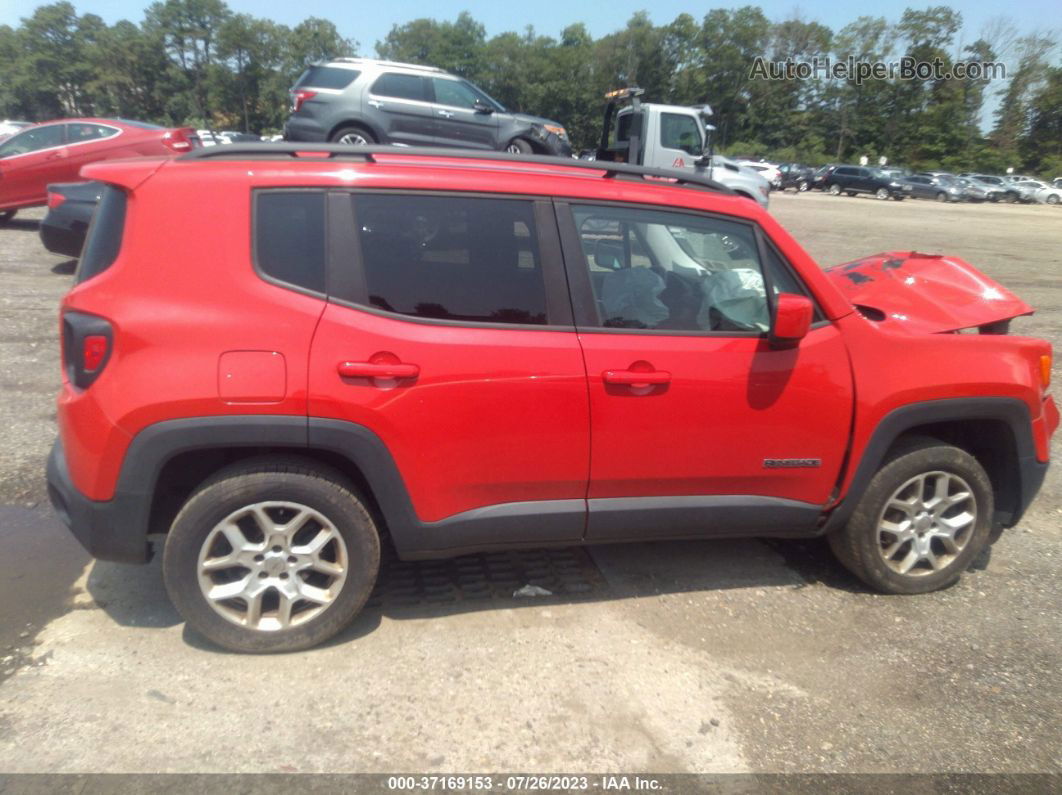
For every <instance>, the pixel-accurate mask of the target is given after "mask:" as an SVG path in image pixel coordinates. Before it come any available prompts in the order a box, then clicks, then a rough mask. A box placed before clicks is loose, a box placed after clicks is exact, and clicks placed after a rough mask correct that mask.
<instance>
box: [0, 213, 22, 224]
mask: <svg viewBox="0 0 1062 795" xmlns="http://www.w3.org/2000/svg"><path fill="white" fill-rule="evenodd" d="M16 212H18V210H4V211H3V212H0V224H6V223H7V222H8V221H10V220H11V219H12V218H14V217H15V213H16Z"/></svg>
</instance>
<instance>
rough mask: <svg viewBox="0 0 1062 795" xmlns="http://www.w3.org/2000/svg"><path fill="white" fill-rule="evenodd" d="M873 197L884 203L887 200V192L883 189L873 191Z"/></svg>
mask: <svg viewBox="0 0 1062 795" xmlns="http://www.w3.org/2000/svg"><path fill="white" fill-rule="evenodd" d="M874 196H875V198H877V199H878V200H879V201H885V200H886V199H887V198H889V192H888V191H887V190H886V189H885V188H878V189H877V190H876V191H874Z"/></svg>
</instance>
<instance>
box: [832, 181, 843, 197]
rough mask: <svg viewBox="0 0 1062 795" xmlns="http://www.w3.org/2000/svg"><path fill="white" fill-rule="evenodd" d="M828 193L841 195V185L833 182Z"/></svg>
mask: <svg viewBox="0 0 1062 795" xmlns="http://www.w3.org/2000/svg"><path fill="white" fill-rule="evenodd" d="M830 195H831V196H840V195H841V186H840V185H838V184H836V183H834V184H833V185H830Z"/></svg>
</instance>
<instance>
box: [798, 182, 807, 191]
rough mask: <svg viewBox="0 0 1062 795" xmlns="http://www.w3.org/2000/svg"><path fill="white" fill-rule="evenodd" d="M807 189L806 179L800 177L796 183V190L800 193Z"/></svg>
mask: <svg viewBox="0 0 1062 795" xmlns="http://www.w3.org/2000/svg"><path fill="white" fill-rule="evenodd" d="M807 189H808V181H807V180H806V179H802V180H800V182H799V183H797V191H799V192H800V193H805V192H806V191H807Z"/></svg>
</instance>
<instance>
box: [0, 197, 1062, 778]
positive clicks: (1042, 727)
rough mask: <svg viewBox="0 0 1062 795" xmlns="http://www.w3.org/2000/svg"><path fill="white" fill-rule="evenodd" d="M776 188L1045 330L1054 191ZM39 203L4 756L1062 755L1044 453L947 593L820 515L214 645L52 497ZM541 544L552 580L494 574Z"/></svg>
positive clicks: (409, 576)
mask: <svg viewBox="0 0 1062 795" xmlns="http://www.w3.org/2000/svg"><path fill="white" fill-rule="evenodd" d="M771 205H772V207H771V209H772V212H773V213H774V215H775V217H776V218H778V219H779V221H780V222H781V223H782V224H784V225H785V226H786V227H787V228H788V229H789V230H790V231H791V232H792V233H793V235H794V236H795V237H796V238H797V239H798V240H800V241H801V242H802V243H803V244H804V245H805V246H806V247H807V248H808V250H809V251H810V253H811V254H812V255H813V256H814V257H816V259H818V261H819V262H821V263H822V264H824V265H825V264H833V263H838V262H843V261H846V260H849V259H854V258H856V257H858V256H861V255H864V254H870V253H873V252H877V251H883V250H889V249H897V250H908V249H917V250H920V251H929V252H946V253H950V254H955V255H958V256H961V257H964V258H966V259H967V260H969V261H970V262H972V263H974V264H975V265H977V266H978V267H980V268H981V269H983V270H984V271H985V272H986V273H988V274H989V275H991V276H992V277H994V278H996V279H998V280H999V281H1001V282H1002V283H1003V284H1005V285H1006V286H1007V287H1009V288H1011V289H1012V290H1014V291H1015V292H1016V293H1017V294H1019V295H1020V296H1022V297H1023V298H1024V299H1026V300H1027V301H1028V302H1029V303H1030V304H1032V305H1033V306H1035V307H1036V308H1037V313H1036V314H1035V315H1034V316H1033V317H1031V318H1023V319H1020V320H1019V321H1017V322H1016V323H1015V328H1014V331H1015V332H1016V333H1022V334H1032V335H1036V336H1042V337H1046V338H1048V339H1050V340H1051V341H1052V342H1053V344H1054V345H1055V347H1056V349H1057V348H1059V347H1060V346H1062V208H1053V207H1045V206H1031V207H1026V206H997V205H984V206H977V205H937V204H935V203H931V202H924V201H923V202H915V201H906V202H903V203H897V202H892V201H888V202H878V201H875V200H873V199H869V198H847V197H831V196H825V195H820V194H814V195H799V196H798V195H794V194H792V193H790V194H788V195H781V196H779V195H777V194H775V195H774V196H773V197H772V202H771ZM42 214H43V213H42V212H41V211H31V212H26V213H22V214H20V215H19V217H18V219H17V220H16V221H15V222H14V223H13V224H12V225H10V226H8V227H6V228H3V229H0V284H2V288H0V306H2V311H0V427H3V428H4V429H5V445H4V453H5V454H4V455H3V457H2V458H0V772H9V773H10V772H34V771H65V772H103V771H107V772H188V771H196V772H210V771H240V772H257V771H260V772H296V771H298V772H302V771H322V772H323V771H331V772H354V771H362V772H388V771H406V772H409V771H430V772H446V771H463V772H485V771H502V772H505V771H513V770H521V771H534V772H546V771H568V772H571V771H599V772H605V771H616V772H626V773H633V772H638V771H652V772H748V771H753V772H771V771H775V772H828V771H843V772H1052V773H1059V772H1062V750H1060V749H1062V704H1060V695H1062V681H1060V678H1059V675H1058V672H1059V670H1062V648H1060V638H1062V631H1060V630H1062V609H1060V608H1062V585H1060V577H1059V557H1060V554H1062V553H1060V552H1059V541H1060V540H1062V475H1060V470H1059V469H1058V468H1055V469H1053V470H1052V471H1051V472H1050V473H1049V475H1048V479H1047V482H1046V484H1045V487H1044V490H1043V492H1042V493H1041V495H1040V497H1039V499H1038V500H1037V501H1036V503H1035V504H1034V505H1033V507H1032V508H1031V510H1030V511H1029V513H1028V514H1027V516H1026V518H1025V519H1024V520H1023V522H1022V523H1021V525H1020V526H1019V527H1018V528H1015V529H1013V530H1011V531H1008V532H1007V533H1006V534H1005V535H1004V536H1003V538H1002V540H1001V541H1000V542H999V544H997V546H996V548H995V551H994V555H993V560H992V562H991V565H990V566H989V568H988V569H987V570H986V571H982V572H975V573H970V574H968V575H967V576H965V577H964V578H963V580H962V582H961V583H960V584H959V585H957V586H956V587H954V588H951V589H949V590H947V591H944V592H941V593H936V594H930V595H926V596H919V597H886V596H879V595H875V594H872V593H870V592H868V591H867V590H866V589H864V588H863V587H861V586H860V585H859V584H858V583H857V582H856V581H855V580H854V579H853V578H852V577H850V576H848V575H847V574H846V573H845V572H843V571H842V570H841V569H840V568H839V567H838V566H837V565H836V564H835V563H834V562H833V560H832V559H831V557H830V554H829V551H828V550H827V549H826V548H825V545H824V544H823V543H821V542H782V541H770V542H767V541H763V542H761V541H740V542H723V541H717V542H703V543H662V544H655V545H632V546H616V547H602V548H597V549H594V550H592V551H590V552H583V551H579V550H575V551H564V552H551V553H545V552H528V553H521V554H507V555H494V556H475V557H473V558H471V559H463V561H461V562H449V563H438V564H416V565H411V564H401V563H399V562H397V561H390V562H389V563H388V565H387V566H386V567H385V570H384V572H383V574H382V576H381V584H380V588H379V590H378V593H377V595H376V597H374V600H373V603H372V606H371V607H370V608H369V609H368V610H367V611H366V612H365V613H364V614H363V615H362V616H361V617H360V618H359V619H358V620H357V621H356V622H355V624H354V625H353V626H352V627H351V628H350V629H349V630H347V631H346V632H345V633H343V634H342V635H341V636H340V637H339V638H338V639H336V640H335V641H334V642H332V643H329V644H327V645H325V646H324V647H323V648H320V649H316V650H313V651H310V652H305V653H300V654H292V655H286V656H277V657H247V656H237V655H230V654H225V653H221V652H219V651H218V650H217V649H215V648H213V647H211V646H209V645H208V644H207V643H206V642H205V641H203V640H201V639H200V638H198V637H197V636H196V635H195V634H194V633H191V632H189V631H187V630H185V629H184V627H183V625H182V624H181V623H180V621H179V618H178V616H177V614H176V613H175V612H174V610H173V608H172V607H171V606H170V605H169V603H168V601H167V600H166V597H165V594H164V591H163V588H162V582H161V576H160V571H159V566H158V562H157V561H156V562H154V563H152V564H149V565H148V566H143V567H126V566H121V565H117V564H109V563H95V562H92V561H91V560H90V559H89V558H88V557H87V556H86V555H85V554H84V553H83V552H82V551H81V549H80V548H79V547H78V545H77V544H76V542H74V541H73V539H72V538H71V537H70V536H69V535H68V533H67V532H66V531H65V530H64V529H63V528H62V527H61V526H60V525H59V523H58V521H57V520H56V519H55V518H54V516H53V515H52V514H51V511H50V509H49V508H48V506H47V500H46V498H45V493H44V482H43V475H44V458H45V455H46V453H47V451H48V448H49V446H50V444H51V441H52V439H53V437H54V433H55V425H54V408H53V400H54V394H55V392H56V389H57V385H58V380H59V375H58V374H59V364H58V345H57V342H56V331H57V320H56V304H57V301H58V299H59V297H60V296H61V294H62V293H63V292H64V291H65V290H66V289H67V288H68V287H69V285H70V281H71V273H72V264H71V263H69V262H65V261H64V260H62V259H61V258H59V257H56V256H53V255H50V254H48V253H47V252H46V251H44V249H43V248H42V246H41V245H40V242H39V240H38V238H37V230H36V219H39V218H40V217H41V216H42ZM1056 371H1057V370H1056ZM1059 438H1062V435H1060V437H1056V441H1055V445H1054V453H1055V455H1056V457H1057V456H1058V454H1059V453H1060V452H1062V448H1060V443H1059V441H1058V439H1059ZM542 571H546V572H548V577H549V578H552V579H551V581H553V582H555V583H556V585H557V590H558V591H563V592H565V593H566V594H567V595H565V596H553V597H545V598H537V599H514V598H513V597H512V591H513V590H514V586H515V587H518V586H519V584H522V582H523V581H526V579H527V578H528V577H530V576H531V573H532V572H539V574H540V573H541V572H542ZM469 572H471V575H470V574H469ZM439 582H443V583H444V584H445V585H446V587H444V588H442V590H441V591H440V590H439V589H438V588H436V587H434V586H433V585H432V584H433V583H435V584H437V583H439ZM0 789H2V787H0Z"/></svg>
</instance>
